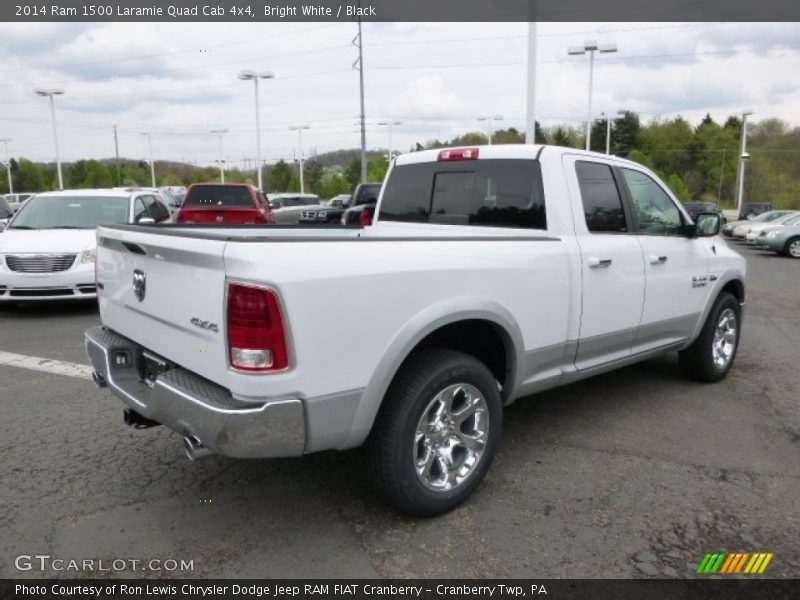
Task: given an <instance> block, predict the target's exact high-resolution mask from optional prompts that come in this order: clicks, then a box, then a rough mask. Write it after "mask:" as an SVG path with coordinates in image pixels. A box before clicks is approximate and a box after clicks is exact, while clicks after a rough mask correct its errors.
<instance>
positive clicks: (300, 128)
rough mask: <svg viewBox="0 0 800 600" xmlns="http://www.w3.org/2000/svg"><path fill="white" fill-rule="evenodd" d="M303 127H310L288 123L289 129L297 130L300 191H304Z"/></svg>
mask: <svg viewBox="0 0 800 600" xmlns="http://www.w3.org/2000/svg"><path fill="white" fill-rule="evenodd" d="M303 129H311V126H309V125H289V130H290V131H297V145H298V147H299V148H300V193H301V194H304V193H305V184H304V183H303Z"/></svg>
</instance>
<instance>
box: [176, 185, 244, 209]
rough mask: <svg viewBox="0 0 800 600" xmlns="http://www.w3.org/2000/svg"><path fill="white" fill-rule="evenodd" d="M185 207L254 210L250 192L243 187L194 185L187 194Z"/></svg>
mask: <svg viewBox="0 0 800 600" xmlns="http://www.w3.org/2000/svg"><path fill="white" fill-rule="evenodd" d="M183 206H184V207H192V208H205V207H208V208H216V207H219V206H236V207H247V208H254V207H255V203H254V202H253V197H252V196H251V195H250V190H249V189H248V188H246V187H244V186H241V185H194V186H192V188H191V189H190V190H189V191H188V192H187V194H186V198H185V200H184V202H183Z"/></svg>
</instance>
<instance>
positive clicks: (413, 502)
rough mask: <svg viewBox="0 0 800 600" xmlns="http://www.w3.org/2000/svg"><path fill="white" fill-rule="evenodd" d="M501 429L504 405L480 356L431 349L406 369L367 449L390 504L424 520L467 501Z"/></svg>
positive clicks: (375, 477)
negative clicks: (476, 357) (422, 517)
mask: <svg viewBox="0 0 800 600" xmlns="http://www.w3.org/2000/svg"><path fill="white" fill-rule="evenodd" d="M501 428H502V402H501V400H500V394H499V392H498V386H497V382H496V381H495V379H494V376H493V375H492V373H491V372H490V371H489V369H488V368H487V367H486V366H485V365H484V364H483V363H481V362H480V361H478V360H477V359H475V358H474V357H472V356H470V355H468V354H463V353H461V352H455V351H453V350H447V349H428V350H423V351H421V352H419V353H417V354H416V355H415V356H412V357H411V358H410V359H409V360H408V361H407V362H406V363H405V364H404V366H403V367H402V369H401V371H400V372H399V373H398V375H397V377H396V378H395V380H394V381H393V382H392V385H391V387H390V389H389V391H388V393H387V395H386V398H385V399H384V405H383V406H382V407H381V411H380V413H379V415H378V418H377V419H376V421H375V426H374V428H373V432H372V434H371V436H370V439H369V441H368V442H367V444H366V446H365V451H366V454H367V460H368V461H369V464H370V470H371V472H372V478H373V480H374V482H375V484H376V485H377V487H378V490H379V491H380V493H381V494H382V495H383V497H384V498H385V499H386V501H387V502H389V503H390V504H393V505H394V506H396V507H397V508H399V509H400V510H402V511H404V512H407V513H410V514H413V515H418V516H434V515H438V514H441V513H444V512H446V511H448V510H450V509H452V508H454V507H455V506H458V505H459V504H461V503H462V502H463V501H464V500H466V499H467V498H468V497H469V496H470V494H472V492H473V491H474V490H475V488H476V487H477V486H478V484H480V482H481V480H482V479H483V477H484V475H485V474H486V472H487V471H488V470H489V466H490V465H491V462H492V458H493V457H494V453H495V449H496V447H497V442H498V440H499V438H500V432H501Z"/></svg>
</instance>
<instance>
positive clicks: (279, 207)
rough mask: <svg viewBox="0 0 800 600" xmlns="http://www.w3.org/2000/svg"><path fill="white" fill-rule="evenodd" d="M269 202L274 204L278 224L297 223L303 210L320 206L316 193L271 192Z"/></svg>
mask: <svg viewBox="0 0 800 600" xmlns="http://www.w3.org/2000/svg"><path fill="white" fill-rule="evenodd" d="M269 202H270V204H271V205H272V206H273V211H274V213H275V222H276V223H277V224H278V225H296V224H297V223H299V222H300V216H301V214H302V213H303V211H305V210H308V209H309V208H310V207H312V206H319V196H317V195H316V194H292V193H288V194H270V195H269Z"/></svg>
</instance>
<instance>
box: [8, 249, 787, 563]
mask: <svg viewBox="0 0 800 600" xmlns="http://www.w3.org/2000/svg"><path fill="white" fill-rule="evenodd" d="M742 253H743V254H745V255H746V256H747V260H748V266H749V273H748V286H749V287H748V294H749V298H748V306H747V312H746V321H745V327H744V332H743V336H742V341H741V347H740V350H739V355H738V358H737V362H736V365H735V367H734V369H733V371H732V373H731V374H730V376H729V377H728V378H727V379H726V380H725V381H724V382H722V383H720V384H716V385H702V384H697V383H693V382H689V381H686V380H684V379H683V378H682V377H681V375H680V374H679V372H678V369H677V359H676V357H675V356H668V357H665V358H662V359H656V360H651V361H648V362H646V363H642V364H640V365H637V366H633V367H630V368H626V369H624V370H621V371H618V372H615V373H611V374H607V375H603V376H600V377H597V378H594V379H591V380H588V381H585V382H581V383H578V384H575V385H572V386H569V387H566V388H562V389H559V390H554V391H551V392H548V393H544V394H541V395H539V396H536V397H534V398H530V399H525V400H522V401H519V402H518V403H517V404H515V405H514V406H513V407H511V408H510V409H508V410H507V411H506V424H505V432H504V440H503V442H502V444H501V447H500V451H499V453H498V455H497V457H496V460H495V463H494V466H493V468H492V470H491V471H490V473H489V475H488V477H487V479H486V480H485V482H484V484H483V485H482V487H481V488H480V489H479V490H478V492H477V493H476V494H475V496H474V497H473V498H472V499H471V500H470V501H469V502H468V503H467V504H466V505H464V506H463V507H461V508H459V509H457V510H455V511H454V512H452V513H450V514H448V515H445V516H443V517H439V518H435V519H430V520H417V519H411V518H407V517H404V516H402V515H399V514H397V513H396V512H394V511H393V510H391V509H389V508H387V507H385V506H383V505H381V504H380V503H379V502H378V501H377V499H376V498H375V497H374V496H373V495H372V493H371V492H370V489H369V486H368V485H367V483H366V481H365V480H364V478H363V476H362V474H361V471H360V468H359V465H360V463H359V460H358V459H359V455H358V452H347V453H326V454H321V455H313V456H309V457H305V458H300V459H286V460H272V461H252V462H248V461H236V460H232V459H227V458H222V457H216V456H212V457H209V458H206V459H203V460H201V461H198V462H195V463H190V462H188V461H187V459H186V458H185V457H184V455H183V452H182V448H181V440H180V439H179V437H178V436H177V435H176V434H172V433H170V432H169V431H167V430H165V429H164V428H154V429H148V430H145V431H134V430H132V429H130V428H128V427H126V426H125V425H123V423H122V407H121V404H120V403H119V401H117V400H116V399H115V398H113V397H112V396H111V394H110V393H108V392H106V391H101V390H98V389H97V388H96V387H95V386H94V384H93V383H92V382H91V381H90V380H89V379H88V378H86V379H83V378H79V377H74V376H62V375H54V374H50V373H43V372H37V371H33V370H29V369H24V368H18V367H13V366H8V365H5V366H4V365H0V450H1V451H2V457H3V458H2V460H1V461H0V477H1V478H2V484H1V485H0V500H1V501H2V506H3V510H2V511H0V577H20V576H23V577H41V576H46V577H53V576H61V577H75V576H80V577H89V576H92V575H119V576H122V575H131V574H132V573H130V572H122V573H114V572H107V573H84V574H76V573H74V572H72V573H68V572H56V571H46V572H44V573H42V572H40V571H38V570H33V571H25V572H20V571H18V570H17V569H16V568H15V565H14V563H15V560H14V559H15V557H16V556H18V555H20V554H49V555H51V556H52V557H59V558H65V559H70V558H75V559H84V558H93V559H106V560H108V561H111V560H112V559H115V558H125V559H145V560H149V559H162V560H164V559H177V560H181V559H183V560H193V565H194V570H193V571H191V572H186V571H183V572H182V571H173V572H163V571H162V572H157V573H152V572H151V573H137V575H142V574H144V575H149V576H174V577H188V576H194V577H258V578H261V577H546V578H550V577H587V578H598V577H599V578H604V577H647V576H652V577H693V576H694V570H695V569H696V567H697V565H698V564H699V562H700V560H701V559H702V558H703V556H704V554H705V553H707V552H717V551H727V552H733V551H745V552H771V553H774V555H775V557H774V559H773V561H772V563H771V564H770V566H769V568H768V570H767V575H769V576H773V577H797V576H798V575H799V574H800V393H798V390H799V389H800V385H799V384H798V367H800V363H799V362H798V352H797V343H798V342H799V341H800V261H797V260H791V259H788V258H783V257H777V256H774V255H772V254H764V253H762V252H760V251H755V250H750V249H742ZM98 320H99V319H98V316H97V314H96V307H95V306H94V305H82V306H74V305H64V304H57V305H53V304H50V305H46V306H38V307H32V306H28V307H20V308H14V309H8V308H4V309H0V351H5V352H13V353H17V354H24V355H30V356H36V357H44V358H48V359H57V360H62V361H69V362H77V363H83V364H86V363H87V359H86V357H85V355H84V352H83V344H82V333H83V331H84V329H86V328H87V327H88V326H90V325H93V324H95V323H97V322H98Z"/></svg>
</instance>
